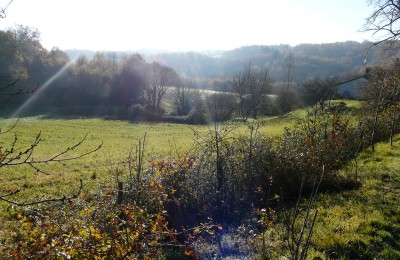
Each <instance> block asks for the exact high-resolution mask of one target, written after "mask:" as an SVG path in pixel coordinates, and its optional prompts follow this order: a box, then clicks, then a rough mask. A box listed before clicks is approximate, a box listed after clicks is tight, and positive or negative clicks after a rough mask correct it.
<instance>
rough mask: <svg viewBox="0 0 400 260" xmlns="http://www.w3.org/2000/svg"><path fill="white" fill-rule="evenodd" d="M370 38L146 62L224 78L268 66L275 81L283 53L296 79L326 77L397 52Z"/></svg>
mask: <svg viewBox="0 0 400 260" xmlns="http://www.w3.org/2000/svg"><path fill="white" fill-rule="evenodd" d="M370 47H371V43H370V42H363V43H358V42H353V41H348V42H338V43H329V44H300V45H297V46H295V47H291V46H288V45H273V46H245V47H241V48H238V49H234V50H230V51H220V52H218V53H217V55H208V54H205V53H199V52H186V53H183V52H174V53H159V54H153V55H145V56H144V57H145V59H146V60H147V61H149V62H153V61H156V62H159V63H161V64H164V65H167V66H169V67H172V68H173V69H175V70H176V71H177V72H178V73H180V74H181V75H183V76H185V77H190V78H208V79H224V78H226V77H231V76H232V75H233V74H235V73H236V72H238V71H241V70H243V69H244V68H245V67H246V66H249V65H250V66H259V67H261V68H265V67H268V68H269V70H270V71H271V73H272V74H273V76H274V78H275V79H276V80H277V81H280V80H284V75H285V71H286V66H287V65H286V64H287V63H286V60H285V58H286V56H287V54H288V53H293V55H294V67H295V76H294V80H295V81H296V82H298V83H301V82H303V81H304V80H305V79H306V78H308V77H329V76H334V75H338V74H351V73H360V72H363V71H364V70H365V67H366V66H372V65H374V64H377V63H380V62H382V61H383V60H385V59H388V58H394V57H397V56H398V52H397V51H393V50H390V51H386V49H384V47H380V48H378V47H374V48H370Z"/></svg>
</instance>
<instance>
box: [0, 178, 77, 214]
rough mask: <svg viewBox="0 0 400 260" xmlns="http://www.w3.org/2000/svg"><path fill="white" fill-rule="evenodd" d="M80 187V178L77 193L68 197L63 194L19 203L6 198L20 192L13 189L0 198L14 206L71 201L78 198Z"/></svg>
mask: <svg viewBox="0 0 400 260" xmlns="http://www.w3.org/2000/svg"><path fill="white" fill-rule="evenodd" d="M82 188H83V183H82V179H80V186H79V189H78V191H77V193H75V194H73V195H72V196H70V197H66V196H65V195H64V196H63V197H61V198H54V199H46V200H39V201H33V202H26V203H20V202H16V201H12V200H9V199H6V197H7V196H11V195H14V194H17V193H18V192H20V190H16V191H13V192H11V193H9V194H6V195H2V196H0V200H2V201H5V202H8V203H10V204H13V205H16V206H20V207H23V206H33V205H38V204H43V203H50V202H65V201H71V200H73V199H76V198H78V196H79V195H80V194H81V191H82Z"/></svg>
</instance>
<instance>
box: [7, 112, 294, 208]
mask: <svg viewBox="0 0 400 260" xmlns="http://www.w3.org/2000/svg"><path fill="white" fill-rule="evenodd" d="M15 122H16V120H15V119H2V120H0V124H1V125H2V126H3V130H6V129H7V127H10V126H12V125H13V124H15ZM291 124H292V122H291V121H290V120H285V121H280V120H277V119H268V120H265V121H263V124H262V126H261V127H260V128H259V131H260V132H261V133H263V134H267V135H270V136H272V135H278V134H280V133H282V132H283V128H284V127H285V126H288V127H290V125H291ZM213 127H214V126H213V125H210V126H189V125H182V124H168V123H135V124H133V123H129V122H126V121H115V120H102V119H68V120H66V119H45V118H41V117H26V118H21V119H20V120H19V122H18V124H17V125H16V126H15V128H14V129H12V131H10V132H8V133H6V134H3V135H2V138H1V141H0V146H1V147H2V148H1V149H2V150H3V151H4V150H5V149H6V148H7V147H9V146H10V144H11V143H12V142H13V141H14V136H15V135H16V136H17V137H18V142H17V145H16V147H17V148H20V149H21V150H24V149H26V148H28V147H29V146H30V145H31V144H32V143H33V141H34V140H35V137H36V135H37V134H38V133H41V142H40V144H39V145H38V146H37V147H36V148H35V150H34V154H33V158H35V159H41V160H42V159H46V158H50V157H51V156H52V155H55V154H57V153H59V152H61V151H63V150H65V149H66V148H68V147H71V146H72V145H74V144H75V143H77V142H79V141H80V140H81V139H82V138H84V137H85V135H87V138H86V140H85V142H84V143H83V144H82V145H81V146H80V147H79V149H77V150H74V151H72V152H71V155H78V154H80V153H84V152H87V151H90V150H91V149H95V148H96V147H97V146H99V145H100V144H101V143H102V144H103V145H102V147H101V149H100V150H99V151H97V152H96V153H93V154H90V155H88V156H86V157H84V158H81V159H78V160H73V161H69V162H65V163H50V164H43V165H40V169H41V170H42V171H43V172H44V173H41V172H36V171H35V169H33V168H31V167H28V166H15V167H3V168H1V169H0V194H7V193H9V192H12V191H14V190H16V189H21V192H20V193H19V194H18V195H16V196H15V197H14V198H15V199H17V200H22V201H31V200H34V199H35V198H39V197H40V198H49V197H57V196H61V195H64V194H68V193H71V192H72V191H73V190H74V188H76V187H77V186H78V184H79V179H83V180H84V182H85V187H86V188H87V189H89V190H96V187H98V186H99V185H103V183H107V182H110V181H113V180H114V179H115V178H114V177H115V176H114V174H115V173H116V172H122V173H127V168H126V167H127V165H126V164H124V163H123V162H124V161H126V158H128V156H129V154H130V153H132V155H133V157H135V156H136V148H137V146H138V143H139V140H143V138H144V136H145V135H146V142H145V160H146V161H150V160H155V159H174V158H176V157H177V156H179V155H181V154H184V153H188V152H190V149H191V148H192V146H193V145H194V143H195V138H196V135H194V132H196V133H198V134H199V135H203V136H204V135H207V133H208V132H209V131H210V130H211V129H212V128H213ZM230 127H232V129H234V130H233V131H237V132H242V133H245V132H246V129H247V127H245V126H241V125H238V124H236V123H235V124H232V126H230ZM0 205H3V206H6V205H5V203H0ZM3 209H4V208H3ZM0 214H1V213H0Z"/></svg>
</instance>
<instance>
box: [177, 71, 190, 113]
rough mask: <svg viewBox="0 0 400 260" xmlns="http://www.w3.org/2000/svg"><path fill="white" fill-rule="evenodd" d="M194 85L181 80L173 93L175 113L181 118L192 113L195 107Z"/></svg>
mask: <svg viewBox="0 0 400 260" xmlns="http://www.w3.org/2000/svg"><path fill="white" fill-rule="evenodd" d="M192 85H193V83H192V82H191V81H189V82H185V80H184V79H180V80H179V81H178V83H177V85H176V87H175V89H174V91H173V95H174V107H175V112H176V114H177V115H179V116H184V115H187V114H189V113H190V111H191V110H192V106H193V104H192V103H193V87H192Z"/></svg>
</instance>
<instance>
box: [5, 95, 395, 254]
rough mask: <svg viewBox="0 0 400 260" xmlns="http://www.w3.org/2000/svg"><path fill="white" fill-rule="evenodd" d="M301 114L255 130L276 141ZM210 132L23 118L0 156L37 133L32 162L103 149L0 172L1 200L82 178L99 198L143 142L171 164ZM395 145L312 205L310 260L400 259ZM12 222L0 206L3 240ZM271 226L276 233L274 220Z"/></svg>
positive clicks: (46, 193) (37, 194)
mask: <svg viewBox="0 0 400 260" xmlns="http://www.w3.org/2000/svg"><path fill="white" fill-rule="evenodd" d="M345 104H346V106H347V108H350V110H351V109H354V110H357V109H359V108H360V107H361V103H360V102H354V101H346V103H345ZM305 114H306V111H305V110H296V111H293V112H292V113H290V114H289V115H287V116H285V117H284V118H278V117H271V118H262V119H259V120H258V122H259V123H260V127H259V131H260V133H262V134H265V135H267V136H280V135H281V134H282V133H283V132H284V128H285V127H288V128H291V127H292V126H293V125H294V123H295V121H296V120H297V119H299V118H302V117H304V115H305ZM15 122H16V120H15V119H1V120H0V124H1V125H2V126H3V131H4V129H7V127H11V126H12V125H13V124H14V123H15ZM229 125H230V127H231V128H232V129H233V131H235V132H236V133H244V134H246V130H247V127H246V126H244V125H242V124H240V123H238V122H230V123H229ZM213 127H214V125H209V126H188V125H181V124H169V123H130V122H126V121H115V120H102V119H51V118H47V117H25V118H21V119H19V121H18V124H16V126H15V127H14V128H13V129H12V131H10V132H8V133H6V134H4V135H2V139H1V143H0V146H1V150H4V149H5V148H7V147H9V145H10V144H11V143H12V142H13V141H14V137H15V136H17V138H18V142H17V145H16V147H20V148H21V149H22V150H23V149H24V148H26V147H29V146H30V144H31V143H32V142H33V141H34V139H35V137H36V135H37V134H38V133H41V142H40V144H39V145H38V147H37V148H36V149H35V151H34V156H33V157H34V158H35V159H45V158H49V156H51V155H53V154H57V153H58V152H61V151H63V150H65V149H67V148H68V147H71V146H72V145H74V144H75V143H77V142H79V141H80V140H82V138H84V137H85V136H86V135H87V137H86V140H85V142H84V143H83V145H81V146H80V147H78V149H76V150H73V151H71V152H72V153H71V155H77V154H80V153H84V152H86V151H90V150H92V149H95V148H96V147H98V146H99V145H100V144H102V147H101V149H100V150H99V151H97V152H96V153H93V154H90V155H88V156H86V157H84V158H81V159H77V160H73V161H68V162H63V163H51V164H43V165H40V169H41V170H42V171H41V172H36V171H35V169H33V168H31V167H29V166H17V167H3V168H1V169H0V194H7V193H10V192H13V191H15V190H17V189H20V190H21V192H19V193H18V194H16V195H15V196H13V197H12V199H13V200H16V201H20V202H30V201H34V200H38V199H46V198H57V197H60V196H63V195H67V196H68V195H69V194H73V193H74V192H75V191H76V190H77V189H78V186H79V180H80V179H82V180H83V195H84V194H96V192H98V191H99V190H100V189H101V188H102V187H109V185H110V184H112V183H115V181H116V179H117V177H118V176H117V175H121V174H122V175H123V174H127V172H128V169H127V163H126V159H127V158H128V157H129V156H130V155H131V156H132V157H133V158H136V155H137V148H138V145H139V142H143V140H144V139H143V138H144V137H146V141H145V151H144V154H145V161H152V160H158V159H167V160H173V159H175V158H177V157H179V156H180V155H182V154H186V153H190V151H191V149H192V148H193V146H194V144H195V143H196V141H197V138H199V137H201V136H205V135H207V133H208V132H209V131H211V130H212V129H213ZM194 133H196V134H194ZM399 146H400V136H396V138H395V142H394V146H392V147H391V146H390V145H389V144H388V143H387V142H382V143H379V144H378V145H377V147H376V151H375V153H372V152H371V150H370V149H367V150H365V151H363V152H362V153H361V154H360V155H359V156H358V157H357V158H356V159H355V160H353V161H351V162H350V163H349V164H348V167H344V168H343V169H342V170H341V174H343V175H344V176H345V175H346V174H347V171H354V163H355V162H357V165H358V173H357V176H355V177H354V178H355V179H356V182H357V183H359V185H358V186H353V187H351V188H344V189H342V190H339V191H326V192H321V193H320V194H318V196H317V204H316V206H315V207H316V209H317V210H318V217H317V221H316V224H315V228H314V236H313V239H312V247H311V249H310V254H309V259H331V258H333V259H335V258H339V259H361V258H362V259H373V257H374V256H376V252H380V256H381V257H382V259H395V258H393V257H394V256H399V257H400V250H399V248H400V244H399V241H400V218H399V216H400V207H399V205H400V204H399V203H398V202H399V201H398V198H399V195H400V193H399V191H400V189H399V187H400V186H399V185H400V175H399V172H400V164H399V161H398V158H399V157H400V149H398V148H399ZM15 210H16V211H18V209H15ZM15 210H14V211H12V212H14V213H15ZM14 217H15V216H14V215H13V214H10V205H9V204H8V203H5V202H0V220H1V221H2V222H3V223H4V225H3V227H2V228H0V237H6V236H8V235H10V233H8V230H9V228H10V227H12V225H13V223H14V222H13V221H12V220H13V218H14ZM275 224H276V230H279V229H280V226H279V225H280V224H279V222H278V221H277V222H276V223H275ZM270 235H271V233H268V232H267V233H266V234H265V236H270ZM272 241H273V242H272V243H271V244H269V245H268V246H269V248H270V249H271V248H272V250H273V251H276V252H279V247H280V245H281V244H280V243H282V241H280V240H272ZM0 242H1V241H0ZM0 245H1V243H0ZM314 257H316V258H314ZM318 257H319V258H318ZM359 257H361V258H359Z"/></svg>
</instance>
